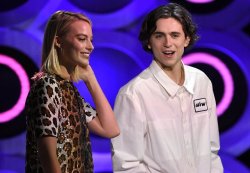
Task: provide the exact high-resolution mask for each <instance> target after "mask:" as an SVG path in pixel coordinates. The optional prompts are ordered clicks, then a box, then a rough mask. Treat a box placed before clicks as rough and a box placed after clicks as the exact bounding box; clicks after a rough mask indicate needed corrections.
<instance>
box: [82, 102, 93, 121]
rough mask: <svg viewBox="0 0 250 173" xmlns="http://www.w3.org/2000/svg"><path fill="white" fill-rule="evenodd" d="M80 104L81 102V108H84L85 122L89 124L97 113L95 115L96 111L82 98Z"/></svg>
mask: <svg viewBox="0 0 250 173" xmlns="http://www.w3.org/2000/svg"><path fill="white" fill-rule="evenodd" d="M82 102H83V106H84V111H85V117H86V121H87V123H89V122H90V121H92V120H93V119H94V118H95V117H96V116H97V113H96V110H95V109H94V108H93V107H92V106H91V105H90V104H89V103H88V102H86V101H85V100H84V99H83V98H82Z"/></svg>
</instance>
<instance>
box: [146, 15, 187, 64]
mask: <svg viewBox="0 0 250 173" xmlns="http://www.w3.org/2000/svg"><path fill="white" fill-rule="evenodd" d="M189 40H190V39H189V37H186V36H185V34H184V31H183V28H182V25H181V24H180V23H179V22H178V21H177V20H176V19H174V18H161V19H159V20H158V21H157V22H156V30H155V32H154V33H153V34H152V35H151V37H150V39H149V44H148V46H149V48H150V49H152V52H153V55H154V58H155V61H156V62H157V64H158V65H159V66H160V67H161V68H163V69H174V68H176V67H178V66H180V65H181V58H182V55H183V53H184V48H185V47H187V46H188V44H189Z"/></svg>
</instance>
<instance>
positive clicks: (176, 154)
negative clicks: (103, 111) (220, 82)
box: [112, 3, 223, 173]
mask: <svg viewBox="0 0 250 173" xmlns="http://www.w3.org/2000/svg"><path fill="white" fill-rule="evenodd" d="M197 39H198V36H197V35H196V25H195V24H194V23H193V21H192V18H191V16H190V13H189V12H188V11H187V10H186V9H184V8H183V7H181V6H180V5H178V4H175V3H170V4H168V5H164V6H160V7H158V8H156V9H155V10H153V11H152V12H150V13H149V14H148V16H147V17H146V19H145V20H144V22H143V24H142V28H141V31H140V35H139V40H140V41H141V43H142V46H143V48H144V49H145V50H146V51H148V52H150V53H152V55H153V61H152V63H151V65H150V66H149V67H148V68H147V69H145V70H144V71H143V72H142V73H141V74H139V75H138V76H137V77H135V78H134V79H133V80H131V81H130V82H129V83H128V84H126V85H125V86H123V87H122V88H121V89H120V91H119V93H118V96H117V98H116V102H115V108H114V111H115V115H116V116H117V121H118V124H119V127H120V132H121V133H120V136H118V137H116V138H113V139H112V146H113V155H112V159H113V170H114V172H126V173H149V172H150V173H159V172H161V173H222V172H223V167H222V163H221V160H220V157H219V155H218V151H219V148H220V144H219V133H218V123H217V116H216V103H215V98H214V93H213V88H212V83H211V81H210V80H209V78H208V77H207V76H206V75H205V74H204V73H203V72H202V71H200V70H198V69H196V68H193V67H190V66H187V65H184V64H183V62H182V60H181V59H182V55H183V53H184V49H185V48H187V47H189V46H191V45H193V44H194V43H195V41H196V40H197Z"/></svg>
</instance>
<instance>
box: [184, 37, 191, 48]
mask: <svg viewBox="0 0 250 173" xmlns="http://www.w3.org/2000/svg"><path fill="white" fill-rule="evenodd" d="M189 43H190V37H186V39H185V44H184V47H187V46H188V45H189Z"/></svg>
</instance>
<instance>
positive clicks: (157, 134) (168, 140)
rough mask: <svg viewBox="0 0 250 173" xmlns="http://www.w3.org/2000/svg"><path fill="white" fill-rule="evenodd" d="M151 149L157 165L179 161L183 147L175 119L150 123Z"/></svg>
mask: <svg viewBox="0 0 250 173" xmlns="http://www.w3.org/2000/svg"><path fill="white" fill-rule="evenodd" d="M148 130H149V138H150V143H151V144H150V147H151V150H152V155H153V157H154V159H155V160H156V162H157V163H162V164H167V162H168V160H179V158H180V157H181V147H180V143H179V139H178V138H179V134H178V128H177V123H176V120H175V119H163V120H156V121H151V122H149V123H148Z"/></svg>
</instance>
